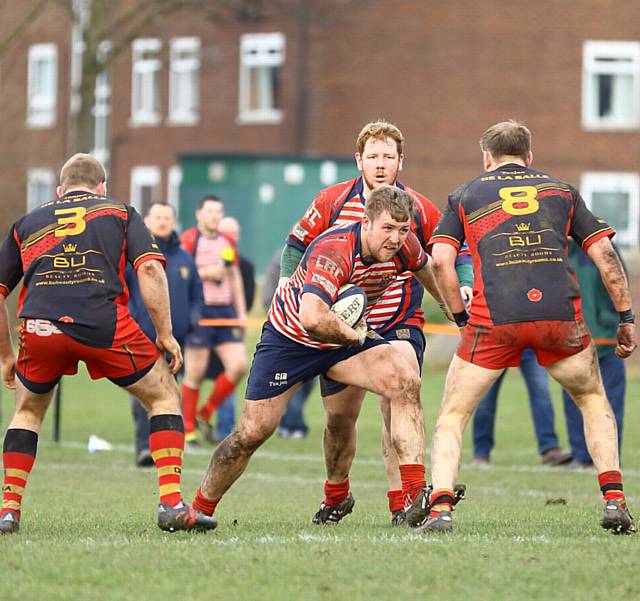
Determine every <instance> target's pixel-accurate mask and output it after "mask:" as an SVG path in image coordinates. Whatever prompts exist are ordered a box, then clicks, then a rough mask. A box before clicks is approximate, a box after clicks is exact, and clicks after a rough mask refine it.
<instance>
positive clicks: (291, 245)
mask: <svg viewBox="0 0 640 601" xmlns="http://www.w3.org/2000/svg"><path fill="white" fill-rule="evenodd" d="M356 149H357V151H356V154H355V160H356V165H357V167H358V170H359V171H360V172H361V175H360V176H359V177H357V178H355V179H351V180H349V181H346V182H341V183H338V184H335V185H333V186H330V187H329V188H325V189H324V190H321V191H320V193H319V194H318V195H317V196H316V198H315V200H314V201H313V203H312V204H311V205H310V206H309V208H308V209H307V211H306V213H305V214H304V216H303V217H302V219H300V221H299V222H298V223H296V224H295V226H294V227H293V229H292V231H291V233H290V234H289V237H288V238H287V244H286V246H285V248H284V250H283V252H282V261H281V270H280V276H281V281H286V278H288V277H290V276H291V274H292V273H293V272H294V271H295V269H296V267H297V265H298V263H299V261H300V258H301V257H302V255H303V253H304V252H305V250H306V249H307V247H308V246H309V244H311V243H312V242H313V241H314V240H315V239H316V238H317V237H318V236H319V235H321V234H322V233H323V232H324V231H326V230H327V229H328V228H330V227H333V226H335V225H343V224H350V223H354V222H358V221H360V220H361V219H362V216H363V214H364V207H365V199H366V198H368V197H369V196H370V194H371V193H372V191H373V190H375V189H376V188H378V187H379V186H381V185H392V186H396V187H398V188H399V189H401V190H406V191H407V192H409V193H410V194H411V195H412V196H414V198H415V208H414V213H413V216H412V221H411V230H412V232H413V233H414V234H415V235H416V237H417V238H418V240H419V242H420V244H421V246H422V247H423V248H424V247H425V246H426V244H427V242H428V241H429V239H430V238H431V235H432V233H433V230H434V228H435V227H436V225H437V223H438V221H439V220H440V217H441V213H440V211H439V210H438V209H437V208H436V207H435V206H434V205H433V203H431V201H429V200H428V199H427V198H425V197H424V196H422V195H421V194H419V193H418V192H416V191H415V190H412V189H411V188H409V187H408V186H405V185H404V184H402V183H401V182H399V181H398V176H399V174H400V171H401V170H402V166H403V162H404V136H403V134H402V132H401V131H400V130H399V129H398V128H397V127H396V126H395V125H392V124H391V123H388V122H386V121H384V120H378V121H374V122H371V123H368V124H367V125H365V126H364V127H363V128H362V130H361V131H360V134H359V135H358V138H357V141H356ZM458 275H459V277H460V281H461V285H462V288H461V291H462V293H463V294H464V295H465V300H469V299H470V298H471V285H472V283H473V270H472V267H471V260H470V256H469V255H468V252H466V251H465V250H463V251H462V252H461V253H460V259H459V261H458ZM433 296H434V298H435V299H436V300H437V301H438V302H440V303H441V302H442V298H441V297H440V295H439V293H438V292H437V291H433ZM422 298H423V287H422V286H421V285H420V283H419V282H418V281H417V280H416V279H415V278H414V277H413V274H412V273H411V272H409V271H405V272H404V273H402V274H400V275H399V276H398V277H397V278H396V279H395V280H394V281H393V282H392V283H391V284H390V285H389V287H388V288H387V289H386V290H385V291H384V294H383V295H381V296H380V297H379V298H378V299H376V302H375V303H373V304H372V306H371V307H370V309H369V313H368V316H367V324H368V325H369V327H370V328H372V329H373V330H375V331H376V332H378V333H379V334H380V335H381V336H383V337H384V338H385V339H386V340H388V341H389V342H391V344H392V345H393V346H394V347H395V348H396V349H397V350H398V351H399V352H400V353H401V354H402V355H403V357H404V358H405V359H406V360H407V361H408V362H409V363H410V364H411V366H412V367H413V369H414V371H415V373H417V374H420V372H421V369H422V362H423V357H424V351H425V346H426V343H425V339H424V335H423V333H422V329H423V326H424V314H423V312H422V308H421V305H422ZM370 302H371V299H370ZM320 386H321V391H322V396H323V400H324V404H325V407H326V410H327V415H328V418H327V423H326V425H325V435H324V455H325V465H326V472H327V480H326V482H325V498H324V501H323V506H324V507H325V508H327V507H329V506H330V501H331V500H332V499H333V500H334V501H337V504H338V505H339V503H341V502H343V501H344V500H345V499H346V498H347V496H348V492H349V491H348V476H349V470H350V468H351V464H352V461H353V457H354V454H355V447H356V420H357V418H358V415H359V413H360V408H361V405H362V402H363V400H364V395H365V391H364V390H362V389H357V388H353V387H345V386H344V385H342V384H339V383H337V382H332V381H330V380H328V379H326V378H322V379H321V380H320ZM380 407H381V410H382V413H383V415H385V416H387V415H388V413H389V402H388V399H385V398H381V399H380ZM382 447H383V461H384V465H385V471H386V473H387V479H388V484H389V490H388V492H387V498H388V502H389V511H390V512H391V514H392V518H391V520H392V521H391V523H392V524H393V525H394V526H396V525H400V524H402V523H404V517H405V516H404V505H405V499H404V497H403V494H402V487H401V475H400V469H399V463H398V458H397V457H396V454H395V452H394V450H393V446H392V445H391V444H390V439H389V432H388V431H387V429H386V428H385V427H384V425H383V428H382ZM334 489H337V490H341V491H343V492H342V493H341V494H335V493H334ZM345 489H346V492H344V491H345ZM337 511H339V510H337ZM325 514H326V515H327V516H328V515H332V514H331V513H330V511H329V510H328V509H326V510H325ZM323 515H324V514H323ZM316 517H318V516H316Z"/></svg>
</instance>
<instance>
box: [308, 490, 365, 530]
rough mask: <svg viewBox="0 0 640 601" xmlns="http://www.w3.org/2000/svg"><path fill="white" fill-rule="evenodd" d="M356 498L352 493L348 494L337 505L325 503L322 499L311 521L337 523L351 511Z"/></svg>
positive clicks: (315, 522)
mask: <svg viewBox="0 0 640 601" xmlns="http://www.w3.org/2000/svg"><path fill="white" fill-rule="evenodd" d="M355 504H356V500H355V499H354V498H353V495H352V494H351V493H349V496H348V497H347V498H346V499H345V500H344V501H342V502H341V503H338V504H337V505H325V504H324V501H323V502H322V503H320V509H318V512H317V513H316V514H315V515H314V516H313V519H312V520H311V522H312V523H313V524H337V523H338V522H339V521H340V520H341V519H342V518H343V517H344V516H346V515H349V514H350V513H351V512H352V511H353V506H354V505H355Z"/></svg>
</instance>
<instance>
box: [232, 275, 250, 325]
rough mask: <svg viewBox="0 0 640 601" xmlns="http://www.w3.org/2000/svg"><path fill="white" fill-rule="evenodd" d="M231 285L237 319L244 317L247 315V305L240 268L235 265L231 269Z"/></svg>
mask: <svg viewBox="0 0 640 601" xmlns="http://www.w3.org/2000/svg"><path fill="white" fill-rule="evenodd" d="M232 274H233V275H232V278H233V279H232V287H233V304H234V306H235V308H236V312H237V313H238V318H239V319H244V318H245V317H246V316H247V306H246V303H245V298H244V284H243V283H242V274H241V273H240V268H239V267H238V266H237V265H234V266H233V269H232Z"/></svg>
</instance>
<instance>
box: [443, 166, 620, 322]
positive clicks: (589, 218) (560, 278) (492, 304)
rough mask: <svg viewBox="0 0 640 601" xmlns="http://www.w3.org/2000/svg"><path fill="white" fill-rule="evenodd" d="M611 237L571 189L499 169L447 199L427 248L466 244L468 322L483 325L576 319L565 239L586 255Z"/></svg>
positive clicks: (522, 171)
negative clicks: (469, 278) (470, 275)
mask: <svg viewBox="0 0 640 601" xmlns="http://www.w3.org/2000/svg"><path fill="white" fill-rule="evenodd" d="M613 235H614V231H613V230H612V229H611V227H609V225H607V224H606V223H605V222H604V221H602V220H601V219H598V218H597V217H595V216H594V215H593V213H591V211H589V209H588V208H587V206H586V205H585V202H584V200H583V199H582V197H581V196H580V194H578V192H577V191H576V190H575V189H574V188H573V187H571V186H570V185H568V184H565V183H563V182H561V181H560V180H558V179H556V178H555V177H553V176H551V175H549V174H547V173H543V172H541V171H536V170H534V169H529V168H526V167H523V166H521V165H518V164H507V165H502V166H501V167H499V168H498V169H496V170H494V171H490V172H487V173H484V174H483V175H480V176H478V177H477V178H475V179H474V180H472V181H471V182H469V183H467V184H465V185H463V186H461V187H460V188H458V189H457V190H456V191H455V192H453V193H452V194H450V195H449V202H448V205H447V208H446V209H445V213H444V216H443V217H442V219H441V221H440V223H439V224H438V227H437V228H436V231H435V233H434V235H433V237H432V238H431V244H434V243H437V242H444V243H447V244H451V245H452V246H454V247H455V248H459V247H460V245H461V244H462V243H463V242H465V241H466V243H467V244H468V246H469V250H470V252H471V256H472V260H473V270H474V275H475V281H474V290H473V303H472V305H471V320H470V321H471V323H474V324H479V325H491V324H504V323H518V322H523V321H540V320H560V321H567V320H573V319H576V318H577V317H579V316H581V307H580V289H579V287H578V284H577V280H576V278H575V274H574V272H573V270H572V268H571V266H570V264H569V261H568V258H567V245H568V236H571V237H572V238H573V239H574V240H575V241H576V242H577V243H578V244H579V245H580V246H581V247H582V249H583V250H585V251H586V250H587V249H588V247H589V246H590V245H591V244H593V243H594V242H595V241H596V240H599V239H601V238H602V237H604V236H608V237H612V236H613Z"/></svg>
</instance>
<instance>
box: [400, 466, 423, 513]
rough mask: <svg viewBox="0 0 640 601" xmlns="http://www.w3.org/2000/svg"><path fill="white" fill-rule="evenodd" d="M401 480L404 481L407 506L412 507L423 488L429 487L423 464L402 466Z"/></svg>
mask: <svg viewBox="0 0 640 601" xmlns="http://www.w3.org/2000/svg"><path fill="white" fill-rule="evenodd" d="M400 479H401V480H402V494H403V495H404V500H405V505H411V503H413V502H414V501H415V499H416V497H417V496H418V495H419V494H420V491H421V490H422V489H423V488H426V487H427V481H426V480H425V476H424V465H423V464H422V463H405V464H404V465H401V466H400Z"/></svg>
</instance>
